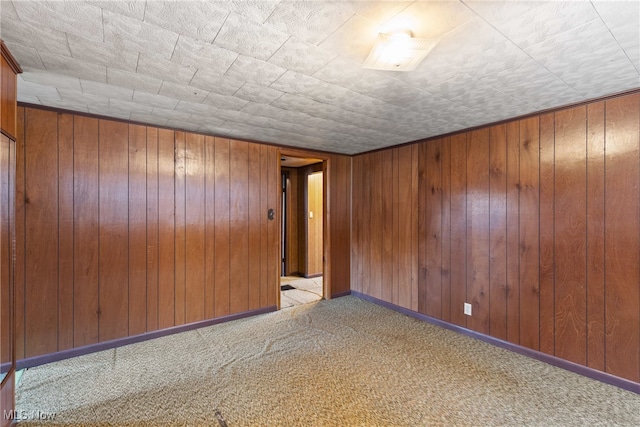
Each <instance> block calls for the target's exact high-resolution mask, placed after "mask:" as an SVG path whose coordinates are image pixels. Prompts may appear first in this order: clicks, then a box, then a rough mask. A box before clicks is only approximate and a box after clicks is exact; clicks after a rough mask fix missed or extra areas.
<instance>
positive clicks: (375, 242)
mask: <svg viewBox="0 0 640 427" xmlns="http://www.w3.org/2000/svg"><path fill="white" fill-rule="evenodd" d="M382 154H383V153H382V152H381V151H378V152H375V153H373V154H372V155H371V161H372V166H371V169H370V170H371V182H372V185H371V200H370V202H371V222H370V224H369V227H370V228H369V233H370V239H371V259H370V264H369V271H370V273H371V274H370V279H369V280H370V281H371V285H370V286H371V295H373V296H374V297H376V298H381V297H382V263H383V260H382V256H383V253H382V242H383V239H382V238H383V235H382V233H381V230H382V229H383V224H382V220H383V217H382V215H383V208H384V206H383V203H382V196H383V194H382V160H383V156H382Z"/></svg>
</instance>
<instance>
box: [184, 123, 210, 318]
mask: <svg viewBox="0 0 640 427" xmlns="http://www.w3.org/2000/svg"><path fill="white" fill-rule="evenodd" d="M185 153H186V158H185V174H186V177H185V181H186V182H185V187H186V199H185V203H186V208H185V211H186V218H185V227H186V229H185V245H186V246H185V248H186V259H185V269H186V271H185V321H186V323H193V322H198V321H201V320H204V319H205V244H206V243H205V236H206V235H205V204H206V198H205V197H206V187H205V185H206V184H205V178H206V175H205V163H204V162H205V159H206V157H205V139H204V135H196V134H193V133H187V134H186V151H185Z"/></svg>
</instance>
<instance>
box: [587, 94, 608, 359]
mask: <svg viewBox="0 0 640 427" xmlns="http://www.w3.org/2000/svg"><path fill="white" fill-rule="evenodd" d="M604 118H605V103H604V102H598V103H594V104H589V105H588V106H587V366H589V367H590V368H593V369H598V370H600V371H604V370H605V364H604V360H605V330H604V325H605V310H604V309H605V302H604V301H605V300H604V296H605V274H604V271H605V252H604V250H605V168H604V166H605V164H604V162H605V158H604V143H605V125H604V123H605V122H604Z"/></svg>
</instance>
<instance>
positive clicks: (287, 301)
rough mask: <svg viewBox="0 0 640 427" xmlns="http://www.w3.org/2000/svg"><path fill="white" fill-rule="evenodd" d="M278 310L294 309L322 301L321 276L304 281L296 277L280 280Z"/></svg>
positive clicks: (304, 279)
mask: <svg viewBox="0 0 640 427" xmlns="http://www.w3.org/2000/svg"><path fill="white" fill-rule="evenodd" d="M280 290H281V292H280V308H289V307H295V306H298V305H302V304H308V303H310V302H316V301H320V300H321V299H322V276H320V277H313V278H309V279H306V278H304V277H298V276H283V277H281V278H280Z"/></svg>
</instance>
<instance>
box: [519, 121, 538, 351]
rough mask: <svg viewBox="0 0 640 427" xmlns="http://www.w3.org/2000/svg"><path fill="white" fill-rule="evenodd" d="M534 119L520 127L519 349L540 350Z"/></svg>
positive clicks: (536, 172)
mask: <svg viewBox="0 0 640 427" xmlns="http://www.w3.org/2000/svg"><path fill="white" fill-rule="evenodd" d="M539 126H540V125H539V118H538V117H537V116H535V117H532V118H529V119H525V120H522V121H521V123H520V228H519V230H518V231H519V234H520V345H522V346H524V347H529V348H532V349H534V350H538V349H539V347H540V319H539V317H540V316H539V315H540V283H539V281H540V276H539V274H540V270H539V267H538V262H539V260H540V251H539V246H540V244H539V243H540V238H539V227H540V215H539V206H540V199H539V194H540V191H539V186H540V180H539V167H540V163H539V157H540V137H539Z"/></svg>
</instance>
